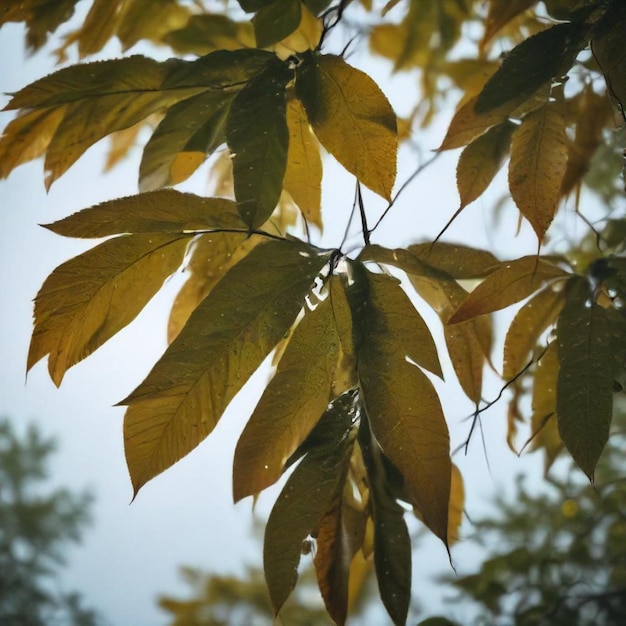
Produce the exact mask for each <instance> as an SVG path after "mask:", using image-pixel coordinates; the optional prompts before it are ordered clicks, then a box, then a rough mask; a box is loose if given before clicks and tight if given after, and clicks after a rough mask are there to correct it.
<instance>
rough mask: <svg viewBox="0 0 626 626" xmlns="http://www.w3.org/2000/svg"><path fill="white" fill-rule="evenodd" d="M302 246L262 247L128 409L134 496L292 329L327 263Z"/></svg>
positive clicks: (232, 273)
mask: <svg viewBox="0 0 626 626" xmlns="http://www.w3.org/2000/svg"><path fill="white" fill-rule="evenodd" d="M328 257H329V255H328V254H323V255H319V254H318V253H317V251H316V250H315V249H314V248H310V247H308V246H306V245H304V244H301V243H299V242H295V241H287V240H282V241H276V240H270V241H267V242H265V243H262V244H260V245H257V246H256V247H255V248H254V249H253V250H252V251H251V252H250V253H249V254H248V255H247V256H245V257H244V258H243V259H242V260H241V261H240V262H239V263H237V265H235V266H234V267H232V268H231V269H230V270H229V271H228V272H227V273H226V274H225V276H224V277H223V278H222V280H220V282H219V283H218V284H217V285H216V286H215V287H214V288H213V289H212V290H211V292H210V293H209V295H208V296H207V297H206V298H205V299H204V300H203V301H202V302H201V303H200V304H199V305H198V306H197V307H196V309H195V310H194V311H193V313H192V314H191V316H190V318H189V320H188V321H187V324H186V325H185V327H184V328H183V330H182V331H181V332H180V334H179V335H178V336H177V337H176V339H174V341H173V342H172V343H171V344H170V346H169V348H168V349H167V351H166V352H165V354H164V355H163V356H162V357H161V359H160V360H159V361H158V362H157V363H156V365H155V366H154V367H153V368H152V371H151V372H150V373H149V374H148V376H147V378H146V379H145V380H144V382H143V383H141V384H140V385H139V387H137V389H135V391H134V392H133V393H132V394H131V395H130V396H129V397H128V398H126V399H125V400H124V401H123V402H122V403H121V404H127V405H129V408H128V410H127V412H126V417H125V420H124V441H125V448H126V460H127V463H128V468H129V471H130V475H131V479H132V483H133V487H134V490H135V493H136V492H137V491H138V490H139V489H140V488H141V487H142V486H143V485H144V484H145V483H146V482H148V481H149V480H150V479H151V478H153V477H154V476H157V475H158V474H160V473H161V472H163V471H164V470H166V469H167V468H168V467H170V466H171V465H173V464H174V463H175V462H176V461H178V460H179V459H181V458H182V457H183V456H185V455H186V454H188V453H189V452H190V451H191V450H193V449H194V448H195V447H196V446H197V445H198V444H199V443H200V442H201V441H202V440H203V439H204V438H205V437H207V436H208V435H209V433H210V432H211V431H212V430H213V428H214V427H215V425H216V424H217V422H218V420H219V419H220V417H221V416H222V413H223V412H224V410H225V409H226V407H227V406H228V404H229V402H230V401H231V400H232V398H233V397H234V396H235V394H237V393H238V392H239V390H240V389H241V387H242V386H243V385H244V383H245V382H246V381H247V380H248V378H249V377H250V376H251V375H252V374H253V373H254V372H255V371H256V369H257V368H258V366H259V365H260V364H261V362H262V361H263V359H265V357H266V356H267V355H268V354H269V352H270V351H271V350H272V349H273V348H274V347H275V346H276V344H277V343H278V342H279V341H280V339H281V338H282V337H283V335H284V334H285V332H286V331H287V330H288V329H289V327H290V326H291V325H292V324H293V322H294V320H295V317H296V316H297V314H298V312H299V311H300V309H301V307H302V305H303V302H304V298H305V296H306V295H307V294H308V292H309V289H310V287H311V284H312V283H313V280H314V279H315V277H316V275H317V273H318V272H319V271H320V270H321V268H322V267H323V265H324V264H325V263H327V261H328Z"/></svg>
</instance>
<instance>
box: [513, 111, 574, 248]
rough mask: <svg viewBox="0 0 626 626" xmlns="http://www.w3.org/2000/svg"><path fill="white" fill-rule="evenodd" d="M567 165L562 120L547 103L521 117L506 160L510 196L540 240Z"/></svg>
mask: <svg viewBox="0 0 626 626" xmlns="http://www.w3.org/2000/svg"><path fill="white" fill-rule="evenodd" d="M566 168H567V135H566V133H565V120H564V119H563V116H562V115H561V113H560V112H559V110H558V109H557V108H556V107H555V106H553V105H551V104H550V103H548V104H546V105H544V106H543V107H541V108H540V109H537V110H536V111H533V112H532V113H530V114H529V115H527V116H526V117H525V118H524V119H523V120H522V125H521V126H520V127H519V128H518V129H517V130H516V131H515V133H514V134H513V140H512V143H511V161H510V163H509V188H510V190H511V196H512V197H513V200H514V201H515V204H516V205H517V207H518V208H519V210H520V211H521V213H522V215H523V216H524V217H525V218H526V219H527V220H528V221H529V222H530V224H531V226H532V227H533V229H534V231H535V233H536V234H537V238H538V239H539V241H540V242H541V241H543V236H544V234H545V232H546V231H547V230H548V227H549V226H550V224H551V222H552V219H553V218H554V214H555V213H556V209H557V205H558V202H559V199H560V197H561V184H562V182H563V177H564V176H565V170H566Z"/></svg>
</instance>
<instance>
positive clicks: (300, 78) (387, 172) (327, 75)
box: [296, 53, 398, 200]
mask: <svg viewBox="0 0 626 626" xmlns="http://www.w3.org/2000/svg"><path fill="white" fill-rule="evenodd" d="M296 92H297V94H298V98H300V100H301V101H302V103H303V104H304V108H305V109H306V112H307V115H308V117H309V120H310V122H311V125H312V126H313V130H314V131H315V134H316V135H317V137H318V139H319V140H320V142H321V144H322V145H323V146H324V147H325V148H326V149H327V150H328V151H329V152H330V153H331V154H332V155H333V156H334V157H335V158H336V159H337V160H338V161H339V163H341V164H342V165H343V166H344V167H345V168H346V169H347V170H348V171H349V172H351V173H352V174H354V175H355V176H356V177H357V179H358V180H359V181H361V182H362V183H363V184H364V185H365V186H367V187H369V188H370V189H371V190H372V191H374V192H376V193H377V194H378V195H380V196H382V197H383V198H385V199H386V200H389V199H390V198H391V190H392V188H393V185H394V182H395V178H396V153H397V149H398V147H397V144H398V140H397V128H396V115H395V113H394V112H393V109H392V108H391V105H390V104H389V101H388V100H387V98H386V97H385V95H384V94H383V92H382V91H381V90H380V88H379V87H378V85H377V84H376V83H375V82H374V81H373V80H372V79H371V78H370V77H369V76H368V75H367V74H364V73H363V72H361V71H359V70H357V69H355V68H354V67H352V66H350V65H348V64H347V63H346V62H345V61H344V60H343V59H342V58H341V57H337V56H334V55H330V54H327V55H315V54H313V53H310V54H308V55H303V62H302V63H301V64H300V66H299V67H298V69H297V79H296Z"/></svg>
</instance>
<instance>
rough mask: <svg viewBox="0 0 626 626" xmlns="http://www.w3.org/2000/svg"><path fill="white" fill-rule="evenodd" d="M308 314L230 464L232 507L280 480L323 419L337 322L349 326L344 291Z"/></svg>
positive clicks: (337, 287) (334, 355)
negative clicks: (234, 503) (231, 465)
mask: <svg viewBox="0 0 626 626" xmlns="http://www.w3.org/2000/svg"><path fill="white" fill-rule="evenodd" d="M336 283H337V281H336V280H333V281H332V285H333V286H334V287H332V291H331V294H330V295H329V296H328V297H327V298H326V299H325V300H324V301H323V302H322V303H320V304H319V305H318V306H317V307H316V308H315V309H314V310H313V311H306V312H305V315H304V318H303V319H302V320H301V321H300V322H299V323H298V325H297V326H296V328H295V330H294V331H293V334H292V336H291V338H290V340H289V343H288V344H287V347H286V349H285V352H284V354H283V356H282V358H281V359H280V362H279V363H278V367H277V369H276V374H275V375H274V377H273V378H272V380H271V381H270V383H269V385H268V387H267V389H266V390H265V392H264V393H263V395H262V396H261V399H260V400H259V403H258V404H257V407H256V409H255V410H254V413H253V414H252V417H251V418H250V421H249V422H248V424H247V425H246V427H245V428H244V430H243V433H242V434H241V437H240V439H239V442H238V444H237V449H236V450H235V460H234V463H233V496H234V499H235V502H237V501H238V500H240V499H241V498H244V497H246V496H249V495H253V494H257V493H260V492H261V491H262V490H263V489H265V488H266V487H268V486H269V485H271V484H273V483H274V482H276V480H278V478H280V476H281V474H282V472H283V468H284V465H285V462H286V461H287V459H288V458H289V457H290V456H291V455H292V454H293V453H294V452H295V450H296V449H297V447H298V446H299V445H300V444H301V443H302V442H303V441H304V439H305V438H306V436H307V435H308V434H309V432H310V431H311V430H312V429H313V427H314V426H315V425H316V424H317V422H318V421H319V419H320V417H321V416H322V415H323V413H324V411H325V409H326V407H327V406H328V402H329V400H330V399H331V395H330V394H331V388H332V383H333V378H334V374H335V366H336V364H337V356H338V353H339V336H338V331H337V322H336V321H335V320H336V318H340V319H342V320H343V325H346V324H347V325H349V315H350V313H349V310H348V304H347V302H346V300H345V295H344V293H343V288H342V287H341V286H340V285H338V284H336Z"/></svg>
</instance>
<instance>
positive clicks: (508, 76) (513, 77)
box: [475, 22, 585, 113]
mask: <svg viewBox="0 0 626 626" xmlns="http://www.w3.org/2000/svg"><path fill="white" fill-rule="evenodd" d="M584 44H585V40H584V38H583V27H581V25H580V24H576V23H573V22H570V23H566V24H557V25H556V26H552V27H551V28H548V29H547V30H544V31H541V32H540V33H537V34H536V35H533V36H532V37H529V38H528V39H526V40H525V41H523V42H522V43H521V44H519V45H518V46H516V47H515V48H513V50H511V52H509V53H508V54H507V56H506V57H505V58H504V61H503V63H502V65H501V66H500V69H498V71H497V72H496V73H495V74H494V75H493V76H492V77H491V78H490V79H489V80H488V81H487V83H486V84H485V86H484V87H483V89H482V91H481V92H480V94H479V96H478V99H477V101H476V104H475V109H476V112H477V113H486V112H487V111H490V110H492V109H496V108H497V107H499V106H501V105H503V104H505V103H507V102H509V101H511V100H513V99H514V98H515V99H516V98H518V97H524V98H525V99H526V98H529V97H530V96H532V94H533V93H535V92H536V91H537V90H538V89H539V88H540V87H541V86H542V85H543V84H544V83H545V82H546V81H548V80H551V79H552V78H554V77H557V76H559V75H560V74H564V73H566V72H567V71H568V70H569V68H570V67H571V65H572V63H573V62H574V59H575V58H576V55H577V54H578V52H579V51H580V49H581V48H582V47H583V46H584Z"/></svg>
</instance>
